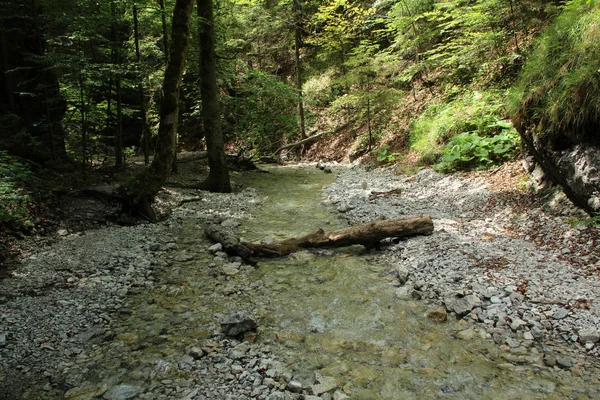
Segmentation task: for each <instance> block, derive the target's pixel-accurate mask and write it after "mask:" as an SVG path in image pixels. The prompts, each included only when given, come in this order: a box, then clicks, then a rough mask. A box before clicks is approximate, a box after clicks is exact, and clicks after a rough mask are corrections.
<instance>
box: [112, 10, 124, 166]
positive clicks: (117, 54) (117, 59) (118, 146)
mask: <svg viewBox="0 0 600 400" xmlns="http://www.w3.org/2000/svg"><path fill="white" fill-rule="evenodd" d="M110 7H111V13H112V17H113V19H114V20H115V21H116V20H117V8H116V5H115V3H114V1H111V4H110ZM115 24H116V22H114V23H113V25H112V27H111V41H112V56H113V60H112V62H113V65H120V64H121V50H120V49H119V43H117V40H118V38H117V30H116V26H115ZM115 90H116V93H115V94H116V96H117V129H116V131H115V165H116V166H117V167H120V166H122V165H123V124H122V104H121V73H120V71H119V72H117V74H116V78H115Z"/></svg>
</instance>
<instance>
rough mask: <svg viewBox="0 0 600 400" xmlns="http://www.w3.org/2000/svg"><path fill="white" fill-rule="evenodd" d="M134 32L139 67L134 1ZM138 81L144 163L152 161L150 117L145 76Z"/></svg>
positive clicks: (138, 45) (139, 57)
mask: <svg viewBox="0 0 600 400" xmlns="http://www.w3.org/2000/svg"><path fill="white" fill-rule="evenodd" d="M133 34H134V41H135V61H136V62H137V64H138V68H141V66H142V57H141V54H140V30H139V21H138V11H137V4H135V3H133ZM138 79H139V83H138V92H139V96H140V113H141V114H142V138H141V148H142V151H143V152H144V164H146V165H148V164H149V163H150V129H148V118H147V115H146V96H145V92H146V91H145V89H144V84H143V79H144V78H143V77H142V76H141V75H140V77H139V78H138Z"/></svg>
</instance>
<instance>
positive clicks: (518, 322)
mask: <svg viewBox="0 0 600 400" xmlns="http://www.w3.org/2000/svg"><path fill="white" fill-rule="evenodd" d="M524 326H527V322H525V321H523V320H522V319H521V318H513V320H512V322H511V324H510V329H512V330H513V331H515V332H516V331H518V330H519V329H521V328H522V327H524Z"/></svg>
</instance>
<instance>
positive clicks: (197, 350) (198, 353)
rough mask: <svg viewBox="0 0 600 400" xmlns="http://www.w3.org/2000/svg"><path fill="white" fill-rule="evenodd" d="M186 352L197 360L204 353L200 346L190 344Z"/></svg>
mask: <svg viewBox="0 0 600 400" xmlns="http://www.w3.org/2000/svg"><path fill="white" fill-rule="evenodd" d="M188 354H189V355H190V356H192V358H193V359H194V360H199V359H201V358H202V357H204V356H205V355H206V353H205V352H204V351H202V349H201V348H200V347H197V346H192V347H191V348H190V351H189V352H188Z"/></svg>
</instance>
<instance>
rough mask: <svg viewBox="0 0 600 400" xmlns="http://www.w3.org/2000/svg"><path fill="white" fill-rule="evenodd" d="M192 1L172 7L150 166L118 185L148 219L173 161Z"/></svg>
mask: <svg viewBox="0 0 600 400" xmlns="http://www.w3.org/2000/svg"><path fill="white" fill-rule="evenodd" d="M193 4H194V0H177V1H176V3H175V9H174V11H173V24H172V42H171V46H170V56H169V62H168V63H167V68H166V70H165V77H164V81H163V90H162V91H163V95H162V98H161V107H160V125H159V128H158V135H157V148H156V155H155V156H154V159H153V160H152V164H150V166H149V167H147V168H145V169H144V170H142V172H141V173H139V174H138V175H136V176H133V177H132V178H131V179H130V180H129V181H128V182H127V184H125V185H124V186H122V187H121V188H119V192H120V193H121V194H122V195H123V204H124V206H125V207H126V208H129V209H130V210H131V211H135V212H138V213H140V214H142V215H145V216H146V217H148V218H149V219H151V220H154V219H155V216H154V211H153V210H152V208H151V207H150V203H151V202H152V201H153V200H154V198H155V197H156V195H157V194H158V192H159V190H160V189H161V188H162V186H163V185H164V184H165V182H166V181H167V177H168V176H169V173H170V172H171V165H172V164H173V154H174V152H173V143H174V142H173V137H174V136H175V133H176V132H177V124H178V119H179V88H180V86H181V77H182V75H183V71H184V69H185V60H186V57H187V50H188V44H189V36H190V17H191V13H192V6H193Z"/></svg>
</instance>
